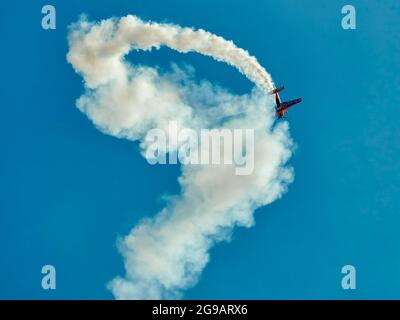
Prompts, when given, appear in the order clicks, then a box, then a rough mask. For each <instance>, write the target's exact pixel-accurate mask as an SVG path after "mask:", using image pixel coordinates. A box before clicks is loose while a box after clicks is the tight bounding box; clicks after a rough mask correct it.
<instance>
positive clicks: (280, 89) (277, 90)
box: [270, 86, 285, 94]
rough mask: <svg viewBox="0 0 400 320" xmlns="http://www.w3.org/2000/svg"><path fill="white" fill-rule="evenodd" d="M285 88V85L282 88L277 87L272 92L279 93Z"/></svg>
mask: <svg viewBox="0 0 400 320" xmlns="http://www.w3.org/2000/svg"><path fill="white" fill-rule="evenodd" d="M283 89H285V86H282V87H280V88H277V89H275V90H273V91H271V92H270V94H277V93H279V92H281V91H282V90H283Z"/></svg>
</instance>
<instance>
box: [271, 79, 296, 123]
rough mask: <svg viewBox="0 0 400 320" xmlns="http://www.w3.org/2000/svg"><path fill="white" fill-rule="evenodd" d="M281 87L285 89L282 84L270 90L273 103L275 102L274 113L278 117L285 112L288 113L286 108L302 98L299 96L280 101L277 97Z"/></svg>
mask: <svg viewBox="0 0 400 320" xmlns="http://www.w3.org/2000/svg"><path fill="white" fill-rule="evenodd" d="M283 89H285V87H284V86H282V87H280V88H278V89H275V90H273V91H271V94H273V95H274V96H275V103H276V107H275V112H276V115H277V116H278V119H282V118H283V117H284V115H285V114H288V113H289V110H288V109H289V108H290V107H293V106H294V105H295V104H298V103H300V102H301V101H303V99H302V98H299V99H295V100H290V101H286V102H282V100H281V98H280V97H279V92H281V91H282V90H283Z"/></svg>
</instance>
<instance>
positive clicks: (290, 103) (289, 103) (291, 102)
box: [285, 98, 303, 108]
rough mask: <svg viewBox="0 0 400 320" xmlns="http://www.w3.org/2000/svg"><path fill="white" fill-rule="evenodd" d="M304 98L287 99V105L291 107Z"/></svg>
mask: <svg viewBox="0 0 400 320" xmlns="http://www.w3.org/2000/svg"><path fill="white" fill-rule="evenodd" d="M302 100H303V99H301V98H299V99H295V100H290V101H287V102H285V107H286V108H290V107H292V106H294V105H295V104H298V103H300V102H301V101H302Z"/></svg>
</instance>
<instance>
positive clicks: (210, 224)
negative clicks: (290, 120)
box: [67, 15, 293, 299]
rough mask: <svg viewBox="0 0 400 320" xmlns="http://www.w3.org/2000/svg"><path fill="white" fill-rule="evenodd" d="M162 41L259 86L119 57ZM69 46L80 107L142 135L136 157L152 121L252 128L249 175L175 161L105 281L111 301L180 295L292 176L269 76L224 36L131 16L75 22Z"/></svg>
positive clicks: (130, 135) (113, 129)
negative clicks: (171, 179)
mask: <svg viewBox="0 0 400 320" xmlns="http://www.w3.org/2000/svg"><path fill="white" fill-rule="evenodd" d="M163 45H164V46H167V47H169V48H172V49H174V50H176V51H179V52H182V53H186V52H190V51H194V52H198V53H200V54H203V55H206V56H210V57H212V58H214V59H215V60H218V61H222V62H225V63H228V64H230V65H232V66H234V67H235V68H237V69H238V70H239V71H240V72H241V73H243V74H244V75H245V76H246V77H247V78H248V79H250V80H251V81H253V82H254V83H255V84H256V85H257V86H258V87H259V88H261V89H262V90H260V89H257V88H255V89H254V90H253V91H252V92H251V93H250V94H248V95H241V96H238V95H234V94H231V93H229V92H228V91H226V90H224V89H222V88H220V87H217V86H214V85H213V84H211V83H209V82H207V81H202V82H200V83H199V82H196V81H195V80H194V76H193V70H191V69H180V68H178V67H177V66H173V67H172V71H169V72H163V73H162V72H160V71H159V70H158V69H154V68H151V67H146V66H134V65H132V64H129V63H128V62H127V61H125V60H124V56H125V55H126V54H127V53H129V52H130V51H131V50H151V49H152V48H156V49H158V48H160V47H161V46H163ZM69 47H70V48H69V53H68V56H67V59H68V61H69V62H70V63H71V64H72V66H73V67H74V69H75V70H76V71H77V72H78V73H80V74H81V75H82V77H83V79H84V84H85V88H86V90H85V93H84V94H83V95H82V96H81V97H80V98H79V99H78V101H77V107H78V108H79V109H80V110H81V111H82V112H84V113H85V114H86V115H87V116H88V117H89V118H90V119H91V120H92V121H93V123H94V124H95V125H96V126H97V127H98V128H99V129H100V130H101V131H103V132H104V133H106V134H110V135H113V136H116V137H120V138H126V139H129V140H139V141H140V142H141V148H142V151H143V154H145V151H146V148H147V147H148V145H147V143H146V141H145V139H144V137H145V134H146V132H147V131H148V130H149V129H151V128H154V127H157V128H161V129H164V130H165V131H166V132H168V123H169V121H171V120H174V121H176V122H177V123H178V125H179V126H180V127H182V128H183V127H185V128H192V129H195V130H200V128H215V127H217V128H230V129H232V128H253V129H254V132H255V153H254V159H253V160H254V172H253V173H252V174H251V175H248V176H237V175H235V171H234V169H235V168H234V166H233V165H197V166H196V165H182V175H181V177H179V183H180V186H181V194H180V195H179V196H177V197H175V198H174V199H173V200H169V201H168V203H167V205H166V207H165V208H164V209H163V210H162V211H161V212H160V213H158V214H157V215H156V216H154V217H153V218H147V219H144V220H142V222H140V223H139V224H138V225H137V226H136V227H134V228H133V229H132V230H131V232H130V234H129V235H127V236H126V237H125V238H123V239H122V241H120V243H119V248H120V251H121V253H122V255H123V257H124V262H125V270H126V274H125V276H124V277H116V278H115V279H114V280H112V281H111V282H110V283H109V288H110V289H111V290H112V292H113V293H114V295H115V297H116V298H118V299H162V298H179V297H181V295H182V292H183V290H185V289H187V288H189V287H190V286H193V285H194V284H195V283H196V281H197V280H198V277H199V275H200V273H201V271H202V270H203V269H204V267H205V266H206V264H207V262H208V260H209V253H208V252H209V249H210V248H211V246H212V245H213V244H214V243H215V242H217V241H221V240H226V239H228V238H229V236H230V233H231V231H232V229H233V227H234V226H236V225H238V226H246V227H250V226H252V225H253V223H254V222H253V212H254V210H255V209H256V208H258V207H260V206H263V205H266V204H268V203H271V202H272V201H274V200H275V199H277V198H278V197H280V196H281V195H282V194H283V193H284V192H285V191H286V189H287V185H288V183H290V182H291V181H292V180H293V172H292V170H291V168H288V167H286V166H285V164H286V162H287V161H288V159H289V158H290V156H291V148H292V142H291V139H290V136H289V129H288V124H287V123H286V122H282V123H280V124H278V125H276V126H273V123H274V114H273V108H272V101H271V99H270V97H269V96H268V95H267V94H265V91H270V90H271V89H272V88H273V87H274V84H273V82H272V79H271V77H270V75H269V74H268V73H267V72H266V71H265V69H264V68H263V67H261V66H260V65H259V63H258V62H257V60H256V59H255V58H254V57H252V56H250V55H249V54H248V52H247V51H245V50H243V49H240V48H238V47H236V46H235V45H234V44H233V42H231V41H227V40H225V39H223V38H221V37H218V36H216V35H213V34H211V33H209V32H206V31H204V30H201V29H200V30H193V29H190V28H181V27H179V26H176V25H172V24H159V23H146V22H143V21H142V20H140V19H139V18H137V17H135V16H131V15H129V16H126V17H123V18H120V19H107V20H103V21H101V22H100V23H98V24H96V23H91V22H88V21H87V20H86V19H85V18H82V19H80V20H79V21H78V22H77V23H75V24H73V25H72V26H71V27H70V32H69ZM266 106H267V107H266ZM237 114H240V117H236V116H234V115H237ZM171 148H172V149H171ZM176 148H178V146H172V147H171V146H170V149H169V150H166V152H172V151H174V150H176ZM173 149H174V150H173Z"/></svg>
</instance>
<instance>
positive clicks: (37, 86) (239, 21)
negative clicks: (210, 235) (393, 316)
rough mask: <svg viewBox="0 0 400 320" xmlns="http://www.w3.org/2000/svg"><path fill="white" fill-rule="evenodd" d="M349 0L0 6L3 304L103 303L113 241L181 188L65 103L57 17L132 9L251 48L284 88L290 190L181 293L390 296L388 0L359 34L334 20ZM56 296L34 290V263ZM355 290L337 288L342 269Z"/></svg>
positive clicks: (76, 85) (393, 25)
mask: <svg viewBox="0 0 400 320" xmlns="http://www.w3.org/2000/svg"><path fill="white" fill-rule="evenodd" d="M347 3H348V1H332V0H323V1H322V0H321V1H315V0H303V1H298V0H273V1H264V0H263V1H261V0H260V1H232V0H229V1H228V0H220V1H210V0H202V1H179V0H176V1H152V0H150V1H149V0H146V1H137V0H126V1H122V0H113V1H94V0H92V1H77V0H69V1H55V0H54V1H51V3H50V4H53V5H54V6H55V7H56V9H57V29H56V30H55V31H51V30H50V31H45V30H43V29H42V28H41V19H42V14H41V8H42V6H43V5H45V4H48V2H47V1H21V0H15V1H3V2H2V3H1V4H0V34H1V50H0V61H1V62H2V63H1V83H0V95H1V96H0V98H1V100H0V104H1V116H0V122H1V123H0V146H1V149H0V150H1V151H0V298H3V299H10V298H18V299H20V298H23V299H30V298H36V299H56V298H66V299H72V298H76V299H97V298H101V299H109V298H112V295H111V293H110V292H109V291H108V290H107V289H106V283H107V282H108V281H109V280H111V279H112V278H113V277H114V276H116V275H118V274H119V275H122V274H123V272H124V270H123V265H122V257H121V256H120V255H119V254H118V252H117V250H116V239H117V237H118V236H122V235H125V234H126V233H127V232H128V231H129V230H130V229H131V227H132V226H134V225H135V223H136V222H137V221H138V220H139V219H140V218H141V217H143V216H146V215H151V214H154V213H156V212H157V211H158V210H159V209H160V208H162V206H163V201H162V200H161V197H162V196H163V195H164V194H166V193H169V194H175V193H177V192H179V186H178V184H177V181H176V179H177V177H178V175H179V167H178V166H158V167H152V166H150V165H148V164H147V163H146V161H145V160H144V159H143V158H142V157H141V156H140V155H139V152H138V146H137V144H134V143H131V142H128V141H124V140H118V139H116V138H113V137H110V136H106V135H103V134H102V133H100V132H99V131H98V130H97V129H95V128H94V127H93V125H92V124H91V123H90V122H89V121H88V120H87V119H86V117H85V116H84V115H83V114H81V113H80V112H79V111H78V110H77V109H76V107H75V100H76V99H77V98H78V97H79V96H80V95H81V93H82V92H83V87H82V79H81V78H80V77H79V76H78V75H77V74H75V73H74V71H73V70H72V67H71V66H70V65H69V64H67V62H66V59H65V56H66V53H67V50H68V46H67V41H66V35H67V26H68V25H69V24H70V23H72V22H74V21H76V20H77V18H78V16H79V14H81V13H86V14H88V15H89V18H90V19H91V20H99V19H103V18H108V17H110V16H122V15H126V14H136V15H139V16H140V17H142V18H143V19H145V20H147V19H151V20H155V21H167V22H174V23H177V24H180V25H183V26H193V27H196V28H200V27H201V28H205V29H206V30H209V31H211V32H214V33H216V34H219V35H222V36H224V37H225V38H227V39H232V40H234V41H235V43H236V44H237V45H238V46H240V47H242V48H246V49H247V50H249V51H250V53H251V54H253V55H255V56H256V57H257V58H258V59H259V61H260V62H261V64H262V65H264V66H265V67H266V68H267V69H268V70H269V71H270V72H271V73H272V75H273V77H274V80H275V82H276V83H278V84H285V85H286V88H287V90H286V91H285V92H284V93H283V95H282V97H283V98H288V99H289V98H296V97H298V96H302V97H303V98H304V102H303V103H302V104H301V105H299V106H297V107H296V108H295V109H293V111H291V113H290V125H291V133H292V136H293V138H294V140H295V141H296V142H297V144H298V148H297V151H296V153H295V155H294V157H293V158H292V159H291V162H290V163H291V165H292V166H293V167H294V168H295V172H296V179H295V182H294V183H293V184H292V185H291V186H290V189H289V192H288V193H287V194H286V195H285V196H284V197H283V198H282V199H280V200H278V201H276V202H275V203H273V204H272V205H270V206H267V207H264V208H261V209H259V210H257V212H256V226H255V227H254V228H251V229H237V230H235V234H234V240H233V241H232V242H231V243H222V244H218V245H217V246H216V247H214V248H213V249H212V251H211V262H210V263H209V264H208V266H207V267H206V269H205V270H204V273H203V274H202V276H201V278H200V281H199V283H198V284H197V285H196V286H195V287H193V288H191V289H189V290H188V291H187V292H186V294H185V297H186V298H190V299H197V298H204V299H214V298H224V299H230V298H232V299H233V298H234V299H237V298H244V299H247V298H249V299H252V298H254V299H276V298H289V299H292V298H317V299H319V298H340V299H354V298H400V250H399V245H400V233H399V226H400V212H399V209H400V200H399V196H400V192H399V191H400V190H399V189H400V188H399V186H400V181H399V180H400V179H399V178H400V176H399V160H400V154H399V149H400V130H399V126H398V122H399V119H400V113H399V111H398V110H399V108H400V99H399V94H398V89H399V79H400V78H399V56H400V55H399V53H400V52H399V49H400V42H399V40H400V39H399V32H398V30H399V28H398V26H399V21H400V19H399V18H400V4H399V2H398V1H394V0H393V1H389V0H386V1H361V0H360V1H359V0H352V1H351V4H353V5H354V6H355V7H356V10H357V30H349V31H345V30H343V29H342V28H341V19H342V14H341V8H342V6H343V5H345V4H347ZM130 58H131V59H132V61H137V62H140V63H146V64H149V65H160V66H164V67H167V66H168V65H169V63H170V62H171V61H173V62H178V63H183V62H185V63H189V64H192V65H193V66H195V67H196V69H197V72H198V76H199V77H200V78H207V79H209V80H211V81H214V82H217V83H219V84H221V85H223V86H225V87H227V88H229V89H230V90H232V91H233V92H236V93H245V92H248V91H249V90H251V87H252V84H251V83H250V82H249V81H248V80H246V79H245V78H243V77H242V76H241V75H239V74H238V73H237V72H236V71H235V70H234V69H232V68H230V67H228V66H226V65H224V64H221V63H216V62H214V61H212V60H211V59H208V58H205V57H201V56H199V55H196V54H189V55H179V54H177V53H175V52H171V51H169V50H167V49H162V50H161V51H159V52H154V53H150V54H143V53H140V54H137V53H136V54H131V55H130ZM44 264H52V265H54V266H55V267H56V269H57V290H54V291H44V290H42V289H41V278H42V275H41V272H40V271H41V267H42V266H43V265H44ZM345 264H352V265H354V266H355V267H356V269H357V290H354V291H345V290H342V289H341V285H340V282H341V277H342V275H341V272H340V271H341V267H342V266H343V265H345Z"/></svg>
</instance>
